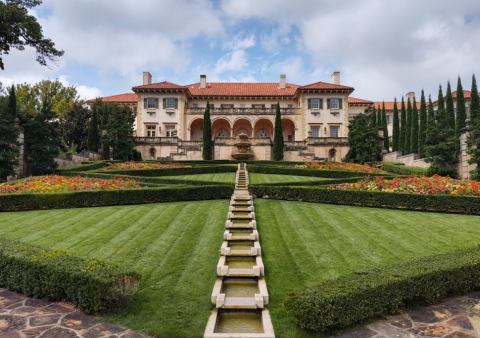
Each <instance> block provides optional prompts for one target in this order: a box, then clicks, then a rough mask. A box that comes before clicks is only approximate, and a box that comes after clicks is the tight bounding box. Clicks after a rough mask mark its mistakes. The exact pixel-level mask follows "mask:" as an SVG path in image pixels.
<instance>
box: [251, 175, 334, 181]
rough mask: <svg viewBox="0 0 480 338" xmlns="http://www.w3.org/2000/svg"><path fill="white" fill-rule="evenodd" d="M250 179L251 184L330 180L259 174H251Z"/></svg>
mask: <svg viewBox="0 0 480 338" xmlns="http://www.w3.org/2000/svg"><path fill="white" fill-rule="evenodd" d="M248 178H249V179H250V184H262V183H282V182H312V181H322V180H326V179H329V178H322V177H309V176H293V175H274V174H258V173H249V174H248Z"/></svg>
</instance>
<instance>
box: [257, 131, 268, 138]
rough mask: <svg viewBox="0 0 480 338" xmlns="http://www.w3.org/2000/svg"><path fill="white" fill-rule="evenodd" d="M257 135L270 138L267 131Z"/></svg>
mask: <svg viewBox="0 0 480 338" xmlns="http://www.w3.org/2000/svg"><path fill="white" fill-rule="evenodd" d="M257 135H258V137H268V133H267V132H266V131H265V130H260V131H259V132H258V134H257Z"/></svg>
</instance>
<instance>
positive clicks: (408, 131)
mask: <svg viewBox="0 0 480 338" xmlns="http://www.w3.org/2000/svg"><path fill="white" fill-rule="evenodd" d="M412 115H413V114H412V103H411V102H410V98H408V100H407V126H406V128H405V153H404V155H408V154H411V153H412V152H411V148H412V146H411V144H412Z"/></svg>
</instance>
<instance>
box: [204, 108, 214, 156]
mask: <svg viewBox="0 0 480 338" xmlns="http://www.w3.org/2000/svg"><path fill="white" fill-rule="evenodd" d="M202 157H203V159H204V160H206V161H208V160H211V159H212V121H211V120H210V103H209V102H208V100H207V107H206V108H205V113H204V114H203V150H202Z"/></svg>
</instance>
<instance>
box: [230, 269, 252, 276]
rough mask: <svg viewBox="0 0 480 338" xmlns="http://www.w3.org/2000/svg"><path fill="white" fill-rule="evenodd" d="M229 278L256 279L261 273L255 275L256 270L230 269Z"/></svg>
mask: <svg viewBox="0 0 480 338" xmlns="http://www.w3.org/2000/svg"><path fill="white" fill-rule="evenodd" d="M225 276H227V277H255V276H260V274H259V273H257V274H255V272H254V269H228V272H227V274H226V275H225Z"/></svg>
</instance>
